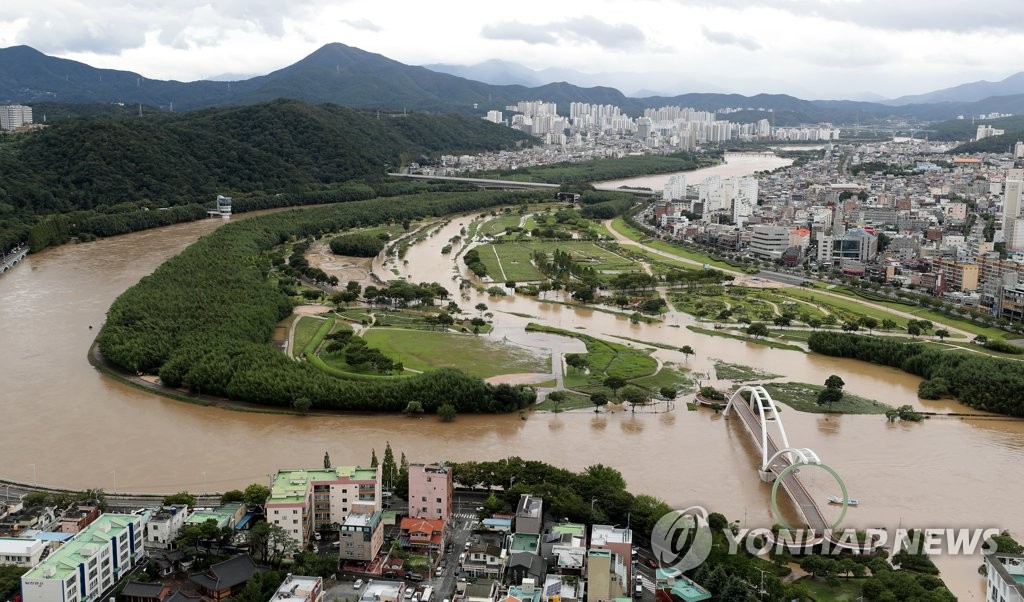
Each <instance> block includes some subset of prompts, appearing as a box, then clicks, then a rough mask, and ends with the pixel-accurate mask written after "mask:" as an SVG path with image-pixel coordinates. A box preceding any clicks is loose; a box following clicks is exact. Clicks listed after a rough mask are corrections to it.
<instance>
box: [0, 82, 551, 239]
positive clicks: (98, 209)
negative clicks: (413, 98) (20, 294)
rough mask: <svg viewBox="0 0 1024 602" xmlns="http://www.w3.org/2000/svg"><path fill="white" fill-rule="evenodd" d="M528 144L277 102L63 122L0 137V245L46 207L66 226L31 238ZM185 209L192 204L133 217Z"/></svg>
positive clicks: (324, 190) (480, 127) (456, 121)
mask: <svg viewBox="0 0 1024 602" xmlns="http://www.w3.org/2000/svg"><path fill="white" fill-rule="evenodd" d="M530 143H531V139H530V138H529V137H528V136H526V135H525V134H522V133H520V132H518V131H516V130H512V129H510V128H504V127H499V126H496V125H494V124H491V123H488V122H486V121H484V120H482V119H472V118H468V117H461V116H457V115H442V116H435V115H421V114H410V115H384V116H380V117H378V116H377V114H374V113H367V112H361V111H355V110H352V109H347V108H344V107H340V106H335V105H320V106H313V105H308V104H304V103H301V102H298V101H287V100H281V101H275V102H271V103H266V104H260V105H252V106H244V107H229V108H220V109H208V110H204V111H196V112H193V113H164V114H147V115H145V116H144V117H141V118H140V117H136V116H132V115H126V116H99V117H94V118H83V119H67V120H64V121H60V122H58V123H56V124H54V125H52V126H50V127H47V128H45V129H43V130H40V131H35V132H31V133H28V134H20V135H8V136H0V173H2V174H3V175H4V177H3V179H2V180H0V249H7V248H10V247H11V246H13V245H14V244H16V243H17V242H21V241H26V240H29V233H30V231H31V229H32V228H33V227H34V226H36V225H38V224H39V223H40V222H42V221H44V220H45V219H46V217H45V216H48V215H52V214H64V215H66V216H67V217H68V218H69V219H68V220H67V224H68V230H67V232H62V233H61V232H58V233H57V234H56V235H55V236H46V237H42V238H38V237H37V242H38V241H41V240H50V241H51V242H59V241H61V239H62V238H64V239H66V238H67V237H74V236H78V235H79V234H85V235H86V237H88V236H89V235H95V236H106V235H109V234H110V233H121V232H125V231H132V230H137V229H141V228H142V227H151V226H149V225H148V224H150V223H152V224H153V225H164V224H166V223H174V221H183V220H185V219H195V217H194V216H195V215H198V213H197V210H198V208H199V206H203V205H209V204H212V202H213V199H214V196H215V195H216V194H218V193H219V194H226V195H229V196H232V197H235V198H236V199H237V201H236V204H235V207H234V210H235V211H245V210H247V209H249V208H268V207H274V206H287V205H293V204H299V203H300V202H304V201H306V200H309V199H310V198H317V197H322V199H323V200H320V201H319V202H334V201H340V200H350V197H346V198H335V197H334V196H332V195H333V193H332V190H333V189H334V188H336V187H337V186H339V185H341V184H343V183H346V182H349V181H351V180H355V179H367V178H369V179H370V180H371V181H372V180H380V178H381V177H382V176H383V174H384V171H385V169H386V167H387V168H392V169H393V168H397V167H399V166H400V165H401V164H402V163H403V162H406V161H410V160H419V159H420V158H421V157H423V156H428V157H429V156H433V155H436V154H438V153H441V152H450V153H475V152H480V151H485V150H497V149H504V148H513V147H516V146H519V145H524V144H530ZM278 195H280V196H278ZM372 196H374V193H372V192H369V193H365V194H363V195H362V198H370V197H372ZM250 197H256V198H258V199H259V202H258V203H255V204H254V205H256V206H252V205H253V204H250V203H248V202H247V200H248V199H249V198H250ZM187 205H196V206H197V207H195V208H193V209H190V210H189V211H188V212H181V211H179V212H176V213H174V214H170V215H164V216H159V217H157V216H155V215H152V216H143V215H142V214H143V213H144V212H146V211H149V212H150V213H152V212H154V211H157V210H160V209H166V208H168V207H180V206H187ZM94 220H95V223H93V221H94ZM54 227H55V228H56V229H57V230H60V228H61V226H60V224H55V225H54ZM33 250H39V247H37V246H35V245H33Z"/></svg>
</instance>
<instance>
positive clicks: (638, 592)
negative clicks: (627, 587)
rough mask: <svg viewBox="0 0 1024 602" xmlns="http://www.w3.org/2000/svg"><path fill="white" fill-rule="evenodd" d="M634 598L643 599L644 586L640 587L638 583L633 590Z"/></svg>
mask: <svg viewBox="0 0 1024 602" xmlns="http://www.w3.org/2000/svg"><path fill="white" fill-rule="evenodd" d="M633 597H634V598H643V597H644V586H642V585H640V584H639V583H638V584H637V585H636V587H635V588H633Z"/></svg>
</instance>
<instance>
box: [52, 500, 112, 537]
mask: <svg viewBox="0 0 1024 602" xmlns="http://www.w3.org/2000/svg"><path fill="white" fill-rule="evenodd" d="M101 513H102V511H101V510H100V505H99V502H96V501H88V502H74V503H72V504H71V506H69V507H68V508H67V509H65V510H64V512H62V513H61V515H60V532H61V533H71V534H74V533H78V532H79V531H81V530H82V529H84V528H86V527H88V526H89V525H90V524H92V522H93V521H94V520H96V519H97V518H98V517H99V515H100V514H101Z"/></svg>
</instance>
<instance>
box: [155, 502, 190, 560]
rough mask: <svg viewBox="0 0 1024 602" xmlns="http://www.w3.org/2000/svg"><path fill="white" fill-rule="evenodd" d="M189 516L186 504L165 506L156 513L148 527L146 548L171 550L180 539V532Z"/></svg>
mask: <svg viewBox="0 0 1024 602" xmlns="http://www.w3.org/2000/svg"><path fill="white" fill-rule="evenodd" d="M188 516H189V511H188V506H186V505H185V504H175V505H173V506H164V507H163V508H160V509H159V510H157V511H156V512H154V513H153V515H152V516H151V517H150V519H149V525H148V526H147V527H146V544H145V545H146V547H147V548H157V549H160V550H170V549H171V547H172V546H173V545H174V540H175V539H177V538H178V530H179V529H181V527H182V526H183V525H184V524H185V520H186V519H187V518H188Z"/></svg>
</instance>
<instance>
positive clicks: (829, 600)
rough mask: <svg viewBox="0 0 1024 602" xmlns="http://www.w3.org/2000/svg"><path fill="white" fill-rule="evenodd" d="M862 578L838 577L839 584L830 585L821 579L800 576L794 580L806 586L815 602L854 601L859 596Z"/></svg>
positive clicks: (858, 598)
mask: <svg viewBox="0 0 1024 602" xmlns="http://www.w3.org/2000/svg"><path fill="white" fill-rule="evenodd" d="M863 581H864V580H863V579H840V580H839V585H837V586H835V587H832V586H831V585H829V584H827V583H825V581H824V580H823V579H818V578H816V577H801V578H800V579H798V580H797V581H796V583H799V584H801V585H803V586H804V587H806V588H807V591H808V592H809V593H810V594H811V596H812V597H813V598H814V601H815V602H856V601H857V600H860V599H862V598H861V587H862V586H863Z"/></svg>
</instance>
